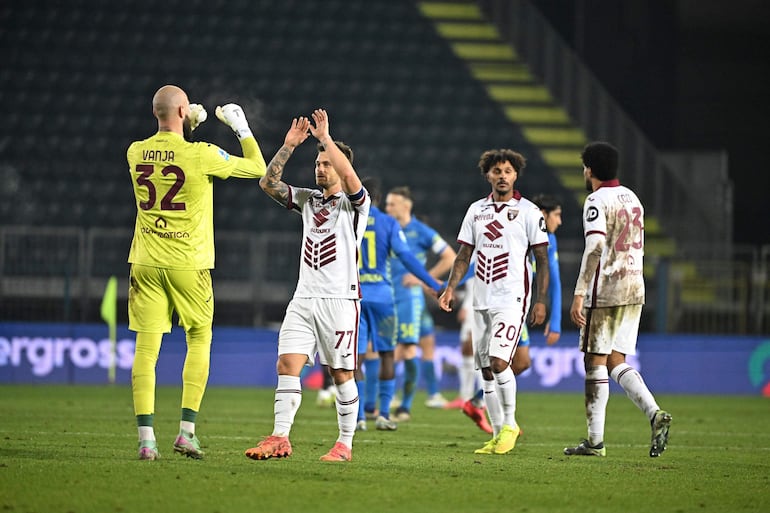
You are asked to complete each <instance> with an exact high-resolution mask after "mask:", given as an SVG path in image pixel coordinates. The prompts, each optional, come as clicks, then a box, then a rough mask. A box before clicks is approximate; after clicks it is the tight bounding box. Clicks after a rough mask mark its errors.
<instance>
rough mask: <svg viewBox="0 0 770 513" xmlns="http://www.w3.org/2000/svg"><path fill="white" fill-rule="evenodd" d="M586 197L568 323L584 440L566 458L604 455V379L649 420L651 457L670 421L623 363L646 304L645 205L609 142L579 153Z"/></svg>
mask: <svg viewBox="0 0 770 513" xmlns="http://www.w3.org/2000/svg"><path fill="white" fill-rule="evenodd" d="M581 157H582V160H583V177H584V178H585V182H586V189H587V190H588V191H589V192H590V194H589V195H588V197H586V201H585V204H584V206H583V228H584V233H585V250H584V251H583V259H582V262H581V264H580V274H579V275H578V279H577V284H576V285H575V295H574V297H573V300H572V306H571V307H570V317H571V319H572V322H574V323H575V324H576V325H577V326H578V327H579V328H580V350H581V351H582V352H583V353H585V360H584V361H585V369H586V377H585V408H586V421H587V425H588V438H586V439H585V440H583V441H581V442H580V443H579V444H578V445H577V446H575V447H566V448H565V449H564V453H565V454H567V455H579V456H605V455H606V448H605V447H604V421H605V417H606V410H607V402H608V400H609V397H610V385H609V378H612V379H613V380H615V381H617V383H618V384H619V385H620V386H621V387H623V389H624V390H625V391H626V394H627V395H628V397H629V398H630V399H631V400H632V401H633V402H634V404H635V405H636V406H637V407H638V408H639V409H640V410H642V411H643V412H644V413H645V415H646V416H647V418H648V419H649V421H650V426H651V428H652V436H651V442H650V456H652V457H657V456H660V454H661V453H662V452H663V451H664V450H665V449H666V443H667V442H668V429H669V424H670V423H671V415H670V414H669V413H668V412H665V411H663V410H661V409H660V408H659V407H658V404H657V403H656V402H655V398H654V397H653V395H652V394H651V393H650V391H649V389H648V388H647V385H645V383H644V380H643V379H642V376H641V375H640V374H639V372H638V371H637V370H636V369H634V368H633V367H631V366H630V365H628V364H627V363H626V355H629V354H636V339H637V333H638V331H639V321H640V319H641V315H642V305H643V304H644V276H643V274H642V271H643V261H642V260H643V257H644V207H643V206H642V203H641V202H640V201H639V198H638V197H637V196H636V194H634V192H633V191H632V190H631V189H629V188H627V187H624V186H622V185H620V182H619V181H618V178H617V176H618V162H619V160H620V159H619V152H618V150H617V149H616V148H615V147H614V146H612V145H611V144H608V143H606V142H593V143H590V144H588V145H587V146H586V147H585V148H584V150H583V153H582V155H581Z"/></svg>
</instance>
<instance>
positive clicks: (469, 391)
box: [459, 356, 478, 401]
mask: <svg viewBox="0 0 770 513" xmlns="http://www.w3.org/2000/svg"><path fill="white" fill-rule="evenodd" d="M477 374H478V372H477V371H476V363H475V361H474V360H473V356H463V362H462V365H461V366H460V375H459V378H460V397H461V398H462V399H463V400H464V401H467V400H468V399H470V398H472V397H473V396H474V394H475V393H476V390H478V388H476V376H477Z"/></svg>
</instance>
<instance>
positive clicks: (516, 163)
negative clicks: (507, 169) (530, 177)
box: [479, 149, 527, 176]
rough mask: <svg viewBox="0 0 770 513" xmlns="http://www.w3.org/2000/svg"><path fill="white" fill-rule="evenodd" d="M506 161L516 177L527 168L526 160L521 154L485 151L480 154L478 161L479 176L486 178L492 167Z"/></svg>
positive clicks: (510, 151)
mask: <svg viewBox="0 0 770 513" xmlns="http://www.w3.org/2000/svg"><path fill="white" fill-rule="evenodd" d="M506 161H508V162H510V163H511V165H512V166H513V169H515V170H516V174H517V175H518V176H521V172H522V171H524V168H525V167H526V166H527V159H525V158H524V155H522V154H521V153H516V152H515V151H513V150H509V149H500V150H487V151H485V152H484V153H482V154H481V159H480V160H479V169H480V170H481V174H482V175H484V176H486V174H487V173H488V172H489V170H490V169H492V166H494V165H495V164H499V163H500V162H506Z"/></svg>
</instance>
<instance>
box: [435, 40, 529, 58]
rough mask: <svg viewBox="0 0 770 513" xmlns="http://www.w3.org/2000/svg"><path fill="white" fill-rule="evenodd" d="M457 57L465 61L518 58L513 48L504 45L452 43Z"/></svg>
mask: <svg viewBox="0 0 770 513" xmlns="http://www.w3.org/2000/svg"><path fill="white" fill-rule="evenodd" d="M450 45H451V47H452V50H453V51H454V53H455V55H457V56H458V57H460V58H461V59H465V60H476V61H510V62H514V61H516V59H518V57H517V56H516V52H514V51H513V48H511V47H510V46H508V45H506V44H502V43H467V42H460V43H450Z"/></svg>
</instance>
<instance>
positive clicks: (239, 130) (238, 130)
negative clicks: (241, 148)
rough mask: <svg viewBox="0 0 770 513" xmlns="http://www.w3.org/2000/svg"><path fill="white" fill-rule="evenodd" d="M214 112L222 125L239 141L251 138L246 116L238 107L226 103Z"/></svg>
mask: <svg viewBox="0 0 770 513" xmlns="http://www.w3.org/2000/svg"><path fill="white" fill-rule="evenodd" d="M215 112H216V115H217V117H218V118H219V120H220V121H221V122H222V123H224V124H225V125H227V126H229V127H230V128H232V129H233V132H235V135H236V136H238V139H239V140H243V139H246V138H247V137H253V134H252V133H251V129H250V128H249V122H248V121H247V120H246V114H244V113H243V109H242V108H241V106H240V105H236V104H234V103H228V104H227V105H225V106H224V107H217V110H216V111H215Z"/></svg>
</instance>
